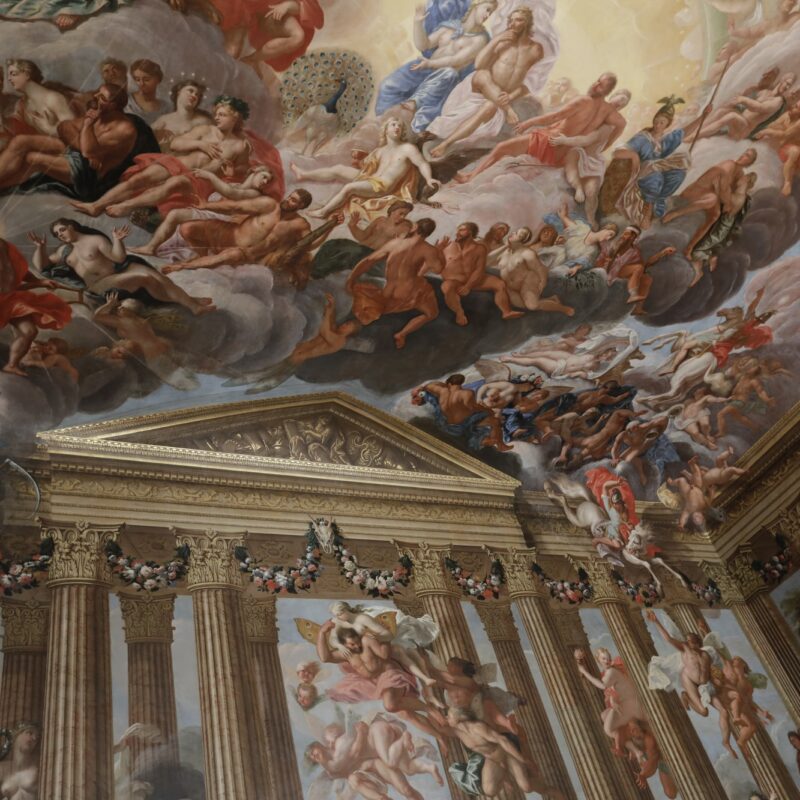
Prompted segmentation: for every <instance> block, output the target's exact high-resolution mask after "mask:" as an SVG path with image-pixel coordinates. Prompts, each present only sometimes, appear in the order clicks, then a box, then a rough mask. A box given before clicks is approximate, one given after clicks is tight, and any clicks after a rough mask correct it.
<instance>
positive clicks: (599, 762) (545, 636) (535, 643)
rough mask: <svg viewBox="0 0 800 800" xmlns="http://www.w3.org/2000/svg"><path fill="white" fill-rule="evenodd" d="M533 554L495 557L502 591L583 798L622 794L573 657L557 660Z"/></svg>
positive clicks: (558, 649) (558, 646) (557, 644)
mask: <svg viewBox="0 0 800 800" xmlns="http://www.w3.org/2000/svg"><path fill="white" fill-rule="evenodd" d="M533 557H534V554H533V553H529V554H526V553H521V552H512V553H511V554H509V555H506V556H503V557H501V560H502V562H503V567H504V569H505V575H506V582H507V585H508V592H509V596H510V597H511V599H512V600H513V601H514V602H515V603H516V604H517V606H518V608H519V611H520V614H521V616H522V621H523V623H524V625H525V630H526V632H527V634H528V639H529V640H530V643H531V646H532V647H533V652H534V654H535V655H536V660H537V661H538V662H539V667H540V671H541V674H542V679H543V680H544V682H545V686H546V687H547V691H548V693H549V694H550V699H551V700H552V702H553V707H554V708H555V711H556V714H557V715H558V719H559V721H560V723H561V729H562V730H563V732H564V737H565V738H566V740H567V746H568V747H569V750H570V753H571V754H572V760H573V763H574V765H575V769H576V770H577V772H578V777H579V778H580V781H581V785H582V786H583V791H584V797H585V798H586V800H609V798H618V797H620V798H625V797H628V796H630V795H628V794H626V790H625V789H624V787H621V786H620V781H619V778H618V773H617V770H616V767H615V765H614V764H613V761H612V759H613V756H612V754H611V749H610V747H609V746H608V741H607V738H606V736H605V735H604V734H603V733H602V731H601V730H600V728H599V726H598V725H597V724H596V720H595V719H594V708H592V706H590V705H589V704H588V703H587V702H586V696H585V693H584V688H583V685H582V684H583V678H581V676H580V673H579V672H578V669H577V666H576V664H575V661H574V659H572V658H569V659H566V658H563V657H561V653H562V650H563V645H562V643H561V639H560V638H559V633H558V628H557V627H556V623H555V618H554V616H553V613H552V611H551V610H550V605H549V598H548V597H547V596H546V595H545V593H544V591H543V589H542V587H541V586H540V585H539V584H538V583H535V582H534V580H533V575H532V573H531V568H530V565H531V561H532V559H533Z"/></svg>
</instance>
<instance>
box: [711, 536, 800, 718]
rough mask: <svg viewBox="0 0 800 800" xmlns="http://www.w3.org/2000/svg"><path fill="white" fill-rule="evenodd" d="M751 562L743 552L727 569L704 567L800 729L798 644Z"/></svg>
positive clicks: (718, 565) (748, 555) (750, 556)
mask: <svg viewBox="0 0 800 800" xmlns="http://www.w3.org/2000/svg"><path fill="white" fill-rule="evenodd" d="M752 559H753V556H752V553H750V552H748V551H746V550H745V551H741V552H740V553H739V554H738V555H737V556H736V557H735V558H734V559H733V560H732V561H731V562H730V564H729V565H728V567H727V568H726V567H725V566H724V565H722V564H709V563H705V564H703V568H704V569H705V571H706V573H707V574H708V575H709V576H710V577H711V578H713V579H714V580H715V581H716V583H717V585H718V586H719V588H720V590H721V592H722V596H723V598H724V599H725V603H726V605H727V606H728V607H729V608H730V609H731V611H733V613H734V614H735V615H736V619H737V621H738V623H739V627H740V628H741V629H742V631H744V635H745V636H746V637H747V639H748V641H749V642H750V645H751V646H752V648H753V650H755V651H756V655H757V656H758V658H759V660H760V661H761V663H762V664H763V665H764V669H765V670H766V671H767V675H769V677H770V680H772V682H773V683H774V684H775V688H776V689H777V691H778V694H779V695H780V696H781V699H782V700H783V702H784V704H785V705H786V710H787V711H788V712H789V716H791V718H792V719H793V720H794V724H795V725H797V726H800V644H798V641H797V639H796V638H795V635H794V634H793V633H792V630H791V628H790V627H789V624H788V623H787V622H786V619H785V618H784V617H783V615H782V614H781V612H780V611H779V610H778V608H777V607H776V605H775V603H774V602H773V601H772V598H771V597H770V596H769V587H768V586H767V585H766V584H765V583H764V582H763V581H762V580H761V578H760V577H759V575H758V574H757V573H756V572H754V571H753V569H752V568H751V566H750V562H751V561H752Z"/></svg>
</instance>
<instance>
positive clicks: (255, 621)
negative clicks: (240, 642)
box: [242, 594, 303, 798]
mask: <svg viewBox="0 0 800 800" xmlns="http://www.w3.org/2000/svg"><path fill="white" fill-rule="evenodd" d="M242 608H243V610H244V624H245V630H246V631H247V639H248V641H249V642H250V656H251V664H252V671H253V683H254V685H255V690H256V693H257V694H258V695H259V697H260V700H261V703H262V705H263V708H264V713H265V717H264V719H265V739H266V742H267V751H266V762H267V772H268V773H269V775H270V789H271V791H272V792H273V794H272V796H273V797H275V798H285V797H302V796H303V790H302V787H301V785H300V772H299V771H298V768H297V756H296V754H295V750H294V739H293V738H292V724H291V722H290V720H289V707H288V706H287V704H286V689H285V688H284V685H283V671H282V669H281V663H280V658H279V656H278V626H277V624H276V621H275V617H276V602H275V597H274V595H268V594H261V595H259V596H258V597H245V598H244V599H243V600H242Z"/></svg>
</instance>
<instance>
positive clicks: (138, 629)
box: [119, 594, 180, 771]
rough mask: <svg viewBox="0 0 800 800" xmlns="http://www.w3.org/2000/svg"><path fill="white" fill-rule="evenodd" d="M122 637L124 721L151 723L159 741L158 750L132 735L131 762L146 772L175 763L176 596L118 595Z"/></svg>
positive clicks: (176, 719)
mask: <svg viewBox="0 0 800 800" xmlns="http://www.w3.org/2000/svg"><path fill="white" fill-rule="evenodd" d="M119 604H120V608H121V609H122V621H123V624H124V626H125V642H126V644H127V645H128V724H129V725H133V724H134V723H136V722H141V723H145V724H148V725H154V726H155V727H156V728H158V730H159V731H160V732H161V742H162V743H163V746H159V747H158V748H157V749H154V748H153V747H150V746H148V745H146V744H142V742H141V741H140V740H139V739H135V740H134V742H133V745H132V758H133V763H134V764H135V765H136V767H137V769H143V770H145V771H147V770H148V769H149V768H150V767H152V766H155V764H156V762H155V761H154V760H153V754H154V750H155V753H156V754H157V756H158V763H159V764H164V763H168V764H172V765H173V766H177V764H178V763H179V761H180V758H179V755H178V716H177V711H176V708H175V681H174V676H173V671H172V630H173V628H172V617H173V612H174V610H175V596H174V595H161V596H158V597H156V596H154V595H144V596H142V595H140V594H137V595H129V594H120V595H119Z"/></svg>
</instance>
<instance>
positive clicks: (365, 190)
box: [295, 117, 439, 219]
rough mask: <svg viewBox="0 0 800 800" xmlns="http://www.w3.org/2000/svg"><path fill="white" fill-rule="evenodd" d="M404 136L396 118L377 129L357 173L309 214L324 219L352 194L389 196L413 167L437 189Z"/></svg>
mask: <svg viewBox="0 0 800 800" xmlns="http://www.w3.org/2000/svg"><path fill="white" fill-rule="evenodd" d="M407 135H408V131H407V129H406V124H405V123H404V122H403V121H402V120H400V119H397V117H391V118H390V119H388V120H387V121H386V122H385V123H384V125H383V128H382V130H381V138H380V144H379V145H378V147H376V148H375V149H374V150H373V151H372V152H371V153H370V154H369V155H368V156H367V157H366V158H365V159H364V165H363V169H362V170H361V172H360V173H359V174H358V175H356V176H355V177H354V178H353V179H352V180H351V181H350V182H349V183H346V184H345V185H344V186H343V187H342V188H341V189H340V190H339V191H338V192H336V194H335V195H334V196H333V197H332V198H331V199H330V200H328V202H327V203H325V205H324V206H322V208H319V209H317V210H316V211H312V212H310V213H309V216H312V217H318V218H319V219H325V217H327V216H328V215H329V214H331V213H332V212H333V211H336V210H338V209H339V208H341V207H342V206H343V205H344V204H345V203H346V202H347V201H348V200H350V199H351V198H353V197H362V198H370V197H386V196H387V195H391V194H393V193H395V192H396V191H397V190H398V188H399V187H400V186H401V184H402V183H403V181H404V179H406V178H407V177H408V173H409V170H411V169H416V170H417V171H418V172H419V174H420V175H421V176H422V179H423V180H424V181H425V183H426V185H427V186H428V187H429V188H430V189H432V190H433V191H434V192H435V191H436V190H437V189H438V188H439V181H436V180H434V179H433V173H432V172H431V165H430V164H429V163H428V162H427V160H426V159H425V157H424V156H423V155H422V153H421V152H420V150H419V148H418V147H417V146H416V145H414V144H411V143H410V142H407V141H406V136H407ZM295 174H297V173H296V172H295Z"/></svg>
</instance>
